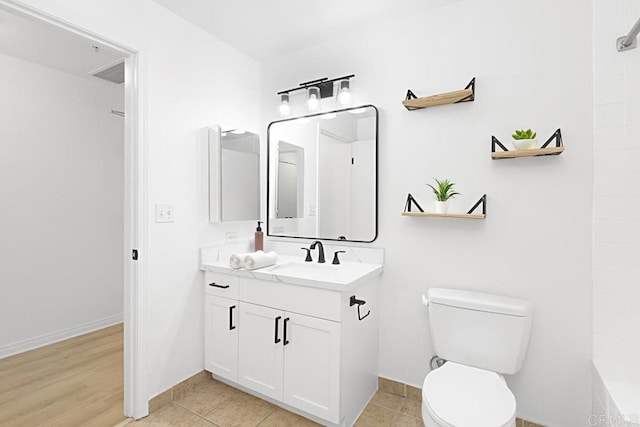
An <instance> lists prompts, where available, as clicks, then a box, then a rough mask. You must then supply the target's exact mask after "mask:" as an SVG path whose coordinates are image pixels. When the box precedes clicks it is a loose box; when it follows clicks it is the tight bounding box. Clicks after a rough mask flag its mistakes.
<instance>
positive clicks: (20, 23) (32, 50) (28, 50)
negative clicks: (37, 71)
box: [0, 8, 126, 76]
mask: <svg viewBox="0 0 640 427" xmlns="http://www.w3.org/2000/svg"><path fill="white" fill-rule="evenodd" d="M93 46H96V47H97V48H98V49H97V51H96V49H95V48H94V47H93ZM0 53H3V54H5V55H9V56H14V57H17V58H20V59H23V60H25V61H29V62H35V63H37V64H40V65H44V66H46V67H50V68H55V69H57V70H60V71H64V72H67V73H71V74H75V75H78V76H87V75H90V74H92V73H93V72H95V71H98V70H101V69H103V68H105V67H107V66H109V65H112V64H115V63H117V62H119V61H121V60H122V58H124V57H125V56H126V55H124V54H123V53H121V52H118V51H116V50H114V49H112V48H109V47H107V46H104V45H102V44H100V43H97V42H94V41H91V40H89V39H87V38H85V37H82V36H80V35H78V34H75V33H72V32H70V31H67V30H64V29H62V28H59V27H57V26H55V25H53V24H49V23H45V22H42V21H38V20H35V19H33V18H31V17H27V16H19V15H14V14H12V13H9V12H7V11H5V10H3V9H1V8H0Z"/></svg>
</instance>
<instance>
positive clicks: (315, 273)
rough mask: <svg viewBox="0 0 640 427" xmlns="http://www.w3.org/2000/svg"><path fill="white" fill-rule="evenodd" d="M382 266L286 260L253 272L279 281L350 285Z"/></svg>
mask: <svg viewBox="0 0 640 427" xmlns="http://www.w3.org/2000/svg"><path fill="white" fill-rule="evenodd" d="M381 270H382V266H381V265H378V264H365V263H360V262H343V263H341V264H331V263H324V264H320V263H316V262H298V261H288V262H285V263H282V264H278V265H274V266H273V267H269V268H266V269H263V270H261V271H258V270H256V271H255V273H260V274H268V275H271V276H273V279H274V280H280V281H289V280H291V281H294V282H295V281H298V282H299V281H310V282H314V283H324V284H335V285H343V286H344V285H350V284H353V283H355V282H356V281H359V280H361V279H364V278H366V277H368V276H369V275H371V274H375V273H378V272H380V271H381Z"/></svg>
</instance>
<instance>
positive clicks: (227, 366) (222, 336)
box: [204, 295, 238, 382]
mask: <svg viewBox="0 0 640 427" xmlns="http://www.w3.org/2000/svg"><path fill="white" fill-rule="evenodd" d="M205 316H206V319H205V327H204V329H205V355H204V360H205V369H206V370H207V371H209V372H211V373H213V374H215V375H218V376H220V377H224V378H227V379H229V380H231V381H234V382H236V381H238V301H237V300H232V299H229V298H222V297H219V296H214V295H206V307H205Z"/></svg>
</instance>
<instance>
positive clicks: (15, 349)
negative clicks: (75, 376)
mask: <svg viewBox="0 0 640 427" xmlns="http://www.w3.org/2000/svg"><path fill="white" fill-rule="evenodd" d="M123 319H124V316H123V315H122V313H120V314H116V315H114V316H109V317H105V318H104V319H99V320H94V321H93V322H89V323H85V324H84V325H78V326H74V327H72V328H67V329H62V330H60V331H55V332H51V333H48V334H44V335H40V336H38V337H33V338H27V339H26V340H22V341H18V342H15V343H10V344H7V345H3V346H1V347H0V359H4V358H5V357H9V356H13V355H15V354H20V353H24V352H25V351H29V350H34V349H36V348H40V347H44V346H45V345H49V344H53V343H57V342H60V341H64V340H66V339H69V338H73V337H77V336H79V335H83V334H86V333H89V332H93V331H97V330H98V329H103V328H106V327H109V326H113V325H116V324H118V323H122V322H123Z"/></svg>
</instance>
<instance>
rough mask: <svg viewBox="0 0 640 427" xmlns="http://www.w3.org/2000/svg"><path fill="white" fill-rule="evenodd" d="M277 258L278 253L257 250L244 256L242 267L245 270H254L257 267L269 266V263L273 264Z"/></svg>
mask: <svg viewBox="0 0 640 427" xmlns="http://www.w3.org/2000/svg"><path fill="white" fill-rule="evenodd" d="M277 260H278V255H277V254H276V253H275V252H273V251H271V252H267V253H264V252H262V251H258V252H256V253H254V254H249V255H247V256H245V257H244V268H246V269H247V270H256V269H258V268H263V267H269V266H270V265H274V264H275V263H276V261H277Z"/></svg>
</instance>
